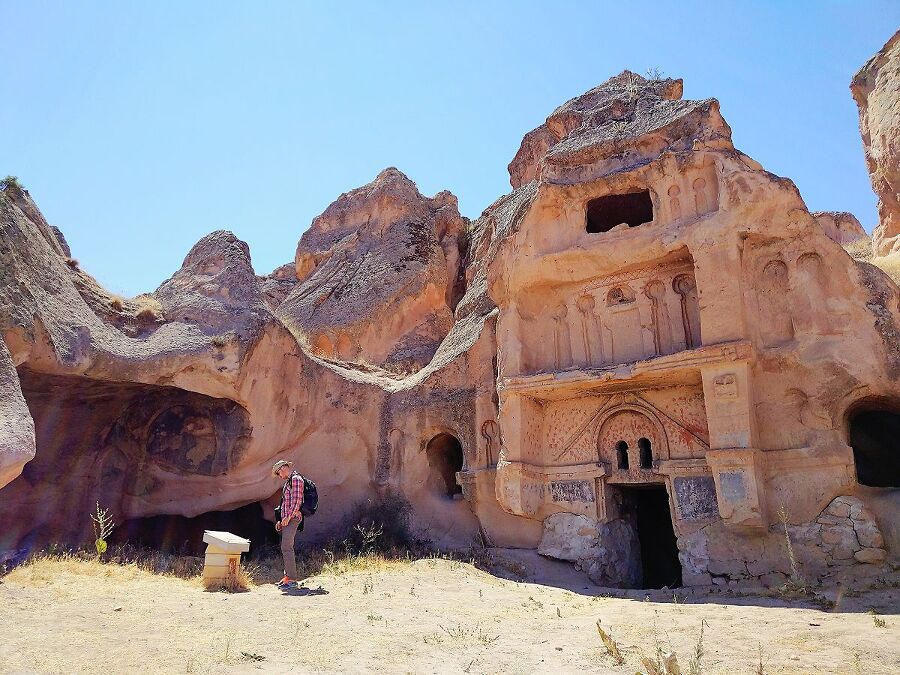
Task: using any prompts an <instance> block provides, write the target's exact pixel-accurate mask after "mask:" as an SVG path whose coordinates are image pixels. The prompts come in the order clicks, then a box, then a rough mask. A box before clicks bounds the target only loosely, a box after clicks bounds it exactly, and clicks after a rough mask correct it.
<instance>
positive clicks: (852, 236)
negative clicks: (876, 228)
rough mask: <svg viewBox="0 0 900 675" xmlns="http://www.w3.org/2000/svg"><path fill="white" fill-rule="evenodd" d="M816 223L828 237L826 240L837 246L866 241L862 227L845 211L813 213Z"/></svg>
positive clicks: (867, 236)
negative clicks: (860, 240)
mask: <svg viewBox="0 0 900 675" xmlns="http://www.w3.org/2000/svg"><path fill="white" fill-rule="evenodd" d="M812 216H813V218H815V219H816V222H818V223H819V225H820V226H821V227H822V229H823V230H824V231H825V234H826V235H828V238H829V239H831V240H832V241H833V242H836V243H838V244H852V243H853V242H854V241H858V240H859V239H868V238H869V235H867V234H866V231H865V229H863V226H862V225H860V224H859V221H858V220H857V219H856V216H854V215H853V214H852V213H847V212H845V211H814V212H813V214H812Z"/></svg>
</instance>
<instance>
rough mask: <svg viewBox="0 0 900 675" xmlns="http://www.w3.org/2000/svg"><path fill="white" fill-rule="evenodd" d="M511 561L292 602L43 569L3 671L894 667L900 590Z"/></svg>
mask: <svg viewBox="0 0 900 675" xmlns="http://www.w3.org/2000/svg"><path fill="white" fill-rule="evenodd" d="M510 555H511V554H510ZM517 556H518V557H517V558H515V559H513V560H507V562H506V563H505V567H503V570H505V571H503V572H501V573H502V574H505V575H506V576H510V574H512V575H519V579H525V580H524V581H521V580H518V579H505V578H501V577H500V576H496V575H492V574H489V573H487V572H485V571H482V570H480V569H477V568H476V567H474V566H472V565H471V564H467V563H463V562H457V561H451V560H445V559H439V558H433V559H428V558H426V559H422V560H416V561H413V562H409V561H402V562H396V561H395V562H390V561H384V560H383V559H371V560H368V561H367V562H365V563H362V564H355V565H347V566H340V565H332V566H329V567H326V568H325V569H326V571H324V572H321V573H319V574H317V575H315V576H312V577H310V578H308V579H306V581H305V584H304V587H303V588H301V589H298V590H296V591H291V592H281V591H279V590H278V589H277V588H276V587H275V586H274V585H272V584H260V585H257V586H254V587H252V588H251V589H250V591H249V592H246V593H238V594H228V593H221V592H219V593H211V592H205V591H204V590H203V589H202V587H201V585H200V583H199V580H198V579H196V578H195V579H181V578H177V577H173V576H162V575H156V574H152V573H150V572H146V571H143V570H141V569H138V568H136V567H134V566H121V565H112V564H107V565H98V564H96V563H92V562H84V561H58V560H56V561H54V560H45V561H40V562H38V563H35V564H30V565H25V566H22V567H19V568H17V569H15V570H13V572H12V573H10V574H8V575H7V576H5V577H3V578H2V579H0V606H2V607H3V611H2V612H0V634H2V635H3V640H2V642H0V672H3V673H10V672H97V671H100V670H103V671H110V672H120V673H125V672H138V671H141V672H193V673H206V672H248V671H253V670H260V671H269V672H288V671H291V672H392V673H393V672H469V673H500V672H503V673H527V672H554V673H560V672H582V671H587V672H595V673H596V672H600V673H635V672H636V671H640V672H647V670H646V667H645V666H643V665H642V663H641V660H642V658H644V657H648V658H651V659H653V658H656V657H657V654H658V653H659V652H658V651H657V650H658V649H659V650H661V651H662V652H672V651H674V652H675V653H676V654H677V657H678V661H679V663H680V664H681V668H682V672H685V673H688V672H703V673H760V672H763V673H867V674H868V673H895V672H898V671H900V640H898V626H900V617H898V616H897V610H898V607H900V602H898V600H900V591H898V590H897V589H886V590H884V589H883V590H879V591H864V592H862V593H856V592H853V593H845V594H843V595H841V597H839V598H835V596H834V595H833V594H832V595H830V596H829V597H830V600H831V601H830V602H829V601H828V600H823V599H822V598H819V600H818V601H813V602H807V601H797V600H790V599H787V598H779V597H762V596H734V595H716V596H707V595H701V594H694V593H687V594H685V593H683V592H681V591H679V592H677V593H672V592H669V591H650V592H643V591H631V592H629V594H628V595H625V596H623V595H622V593H621V592H619V593H618V596H617V597H616V596H613V595H611V594H610V593H609V592H604V591H603V590H601V589H598V588H597V587H595V586H592V585H590V584H585V583H584V581H583V580H582V578H581V577H579V576H577V575H575V573H574V572H572V571H571V568H569V567H568V566H565V565H562V564H554V563H548V562H546V561H541V559H540V558H538V557H537V556H534V555H533V554H529V555H523V554H517ZM536 574H540V575H541V578H542V579H543V580H544V581H545V584H538V583H534V582H533V581H529V579H533V578H534V576H535V575H536ZM851 596H852V597H851ZM835 599H837V603H836V606H835V603H834V600H835ZM598 620H599V621H601V625H602V626H603V627H605V629H606V630H607V631H608V632H609V633H610V634H611V636H612V638H613V639H614V640H615V641H616V644H617V646H618V649H619V650H620V651H621V654H622V657H623V658H624V662H622V663H620V664H617V663H616V661H615V660H614V659H613V658H612V657H611V656H610V655H609V654H608V653H607V650H606V648H605V647H604V646H603V643H602V642H601V640H600V638H599V635H598V632H597V627H596V626H597V621H598ZM698 650H699V651H700V652H701V654H700V659H699V671H696V670H695V671H692V670H691V665H690V664H691V659H692V658H694V659H696V657H697V653H698Z"/></svg>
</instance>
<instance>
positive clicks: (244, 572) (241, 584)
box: [201, 564, 256, 593]
mask: <svg viewBox="0 0 900 675" xmlns="http://www.w3.org/2000/svg"><path fill="white" fill-rule="evenodd" d="M201 583H202V584H203V588H204V589H206V590H207V591H212V592H215V591H224V592H226V593H245V592H246V591H249V590H250V587H251V586H255V585H256V583H255V582H254V580H253V572H252V570H251V569H250V568H247V567H245V566H244V565H243V564H240V565H238V567H237V573H236V574H228V575H226V576H225V577H221V578H218V579H208V578H203V579H202V582H201Z"/></svg>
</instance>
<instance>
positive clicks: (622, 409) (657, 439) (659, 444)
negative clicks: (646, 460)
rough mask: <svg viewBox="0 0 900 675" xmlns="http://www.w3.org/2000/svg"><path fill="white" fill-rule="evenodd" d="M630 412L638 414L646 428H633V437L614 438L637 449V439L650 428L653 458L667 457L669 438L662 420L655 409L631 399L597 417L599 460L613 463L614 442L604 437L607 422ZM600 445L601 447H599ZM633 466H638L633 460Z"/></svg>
mask: <svg viewBox="0 0 900 675" xmlns="http://www.w3.org/2000/svg"><path fill="white" fill-rule="evenodd" d="M627 413H631V414H632V415H638V416H640V417H641V418H643V420H644V421H645V422H646V424H647V427H646V429H640V430H635V432H634V439H633V440H629V439H619V438H618V437H617V438H616V440H625V441H626V442H628V447H629V448H634V450H635V451H637V448H638V443H637V441H638V439H639V438H641V437H646V438H649V437H648V436H647V433H649V432H648V431H647V430H652V437H653V438H652V440H653V441H654V443H653V448H652V451H653V458H654V459H655V460H656V459H660V460H662V459H669V438H668V435H667V434H666V428H665V426H664V425H663V423H662V420H661V419H660V418H659V415H658V414H657V413H656V411H655V410H654V409H653V408H652V407H650V406H647V405H644V404H643V403H641V402H639V401H631V402H627V403H622V404H620V405H617V406H613V407H612V408H610V409H608V410H604V411H603V412H602V413H601V414H600V415H599V416H598V417H597V421H596V429H597V441H596V443H597V454H598V456H599V458H600V459H601V461H604V462H612V463H613V465H615V461H614V460H615V443H614V442H612V441H610V440H609V439H606V438H605V432H606V431H607V429H608V427H607V424H608V423H609V422H610V421H611V420H613V419H614V418H615V417H616V416H618V415H622V414H627ZM601 446H602V447H601ZM633 464H634V466H638V465H639V464H638V462H637V461H635V462H633Z"/></svg>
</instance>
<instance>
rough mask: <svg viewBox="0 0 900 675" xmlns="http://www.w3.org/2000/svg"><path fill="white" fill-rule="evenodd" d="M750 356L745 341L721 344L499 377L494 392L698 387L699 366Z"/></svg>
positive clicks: (557, 394) (541, 394)
mask: <svg viewBox="0 0 900 675" xmlns="http://www.w3.org/2000/svg"><path fill="white" fill-rule="evenodd" d="M752 353H753V347H752V345H751V344H750V342H749V341H747V340H738V341H734V342H722V343H719V344H715V345H704V346H702V347H698V348H696V349H688V350H685V351H681V352H677V353H675V354H667V355H665V356H657V357H654V358H651V359H644V360H641V361H636V362H634V363H631V364H619V365H615V366H608V367H602V368H586V369H579V370H564V371H559V372H555V373H537V374H534V375H520V376H508V377H504V378H502V380H501V381H500V386H499V387H498V389H499V390H500V391H501V392H503V393H514V394H524V395H526V396H530V397H532V398H538V399H556V398H566V397H568V396H574V395H578V394H581V393H584V392H590V393H596V394H601V393H603V394H605V393H612V392H616V391H618V390H622V389H635V388H651V387H655V386H659V385H660V384H661V383H662V382H663V381H664V382H665V384H666V385H668V386H671V385H672V384H673V382H674V383H680V384H690V383H694V384H699V383H700V369H701V367H703V366H708V365H712V364H720V363H729V362H733V361H743V360H746V359H749V358H750V357H751V356H752Z"/></svg>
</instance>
